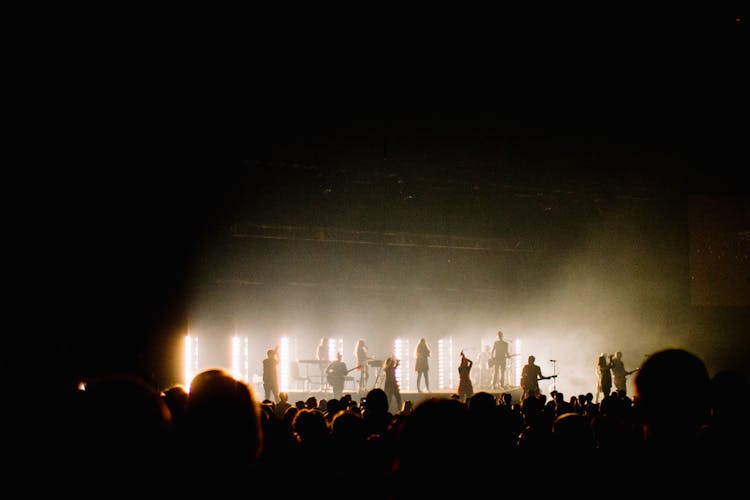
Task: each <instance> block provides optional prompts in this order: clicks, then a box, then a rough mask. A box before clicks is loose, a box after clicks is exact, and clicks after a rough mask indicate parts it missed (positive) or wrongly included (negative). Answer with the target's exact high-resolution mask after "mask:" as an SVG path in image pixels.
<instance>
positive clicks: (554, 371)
mask: <svg viewBox="0 0 750 500" xmlns="http://www.w3.org/2000/svg"><path fill="white" fill-rule="evenodd" d="M550 363H552V390H553V391H556V390H557V377H556V375H557V365H555V363H557V360H556V359H550Z"/></svg>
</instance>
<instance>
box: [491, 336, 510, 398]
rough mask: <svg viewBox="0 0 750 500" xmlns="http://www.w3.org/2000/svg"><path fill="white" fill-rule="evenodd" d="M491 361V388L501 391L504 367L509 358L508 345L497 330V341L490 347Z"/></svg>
mask: <svg viewBox="0 0 750 500" xmlns="http://www.w3.org/2000/svg"><path fill="white" fill-rule="evenodd" d="M490 354H491V358H490V359H491V360H492V366H493V370H494V371H493V372H492V388H493V389H502V388H504V387H505V367H506V366H507V360H508V358H509V357H510V350H509V347H508V343H507V342H506V341H505V340H503V332H502V331H500V330H498V332H497V340H496V341H495V343H494V344H493V345H492V352H491V353H490Z"/></svg>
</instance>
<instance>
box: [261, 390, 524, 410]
mask: <svg viewBox="0 0 750 500" xmlns="http://www.w3.org/2000/svg"><path fill="white" fill-rule="evenodd" d="M287 392H288V394H289V402H290V403H292V404H294V403H296V402H297V401H305V400H307V398H309V397H311V396H315V397H316V398H317V399H318V401H320V400H322V399H331V398H332V397H333V393H332V392H331V391H330V390H323V391H320V390H312V391H287ZM477 392H489V393H490V394H492V395H493V396H494V397H495V399H497V398H499V397H500V395H501V394H503V393H504V392H508V393H510V394H511V397H512V400H513V402H514V403H518V402H520V400H521V395H522V393H523V391H522V390H521V388H520V387H509V388H508V389H506V390H490V389H479V390H475V391H474V394H476V393H477ZM261 394H262V393H261ZM344 394H350V395H351V396H352V399H354V400H355V401H359V400H360V399H361V398H363V397H365V396H366V395H367V394H366V392H364V393H363V392H357V391H352V390H344ZM453 394H455V391H452V392H448V391H445V390H439V391H433V392H409V391H407V392H403V391H402V392H401V399H402V400H403V401H407V400H408V401H411V402H412V404H413V405H415V406H416V405H417V404H419V403H420V402H421V401H423V400H425V399H429V398H450V397H451V396H452V395H453Z"/></svg>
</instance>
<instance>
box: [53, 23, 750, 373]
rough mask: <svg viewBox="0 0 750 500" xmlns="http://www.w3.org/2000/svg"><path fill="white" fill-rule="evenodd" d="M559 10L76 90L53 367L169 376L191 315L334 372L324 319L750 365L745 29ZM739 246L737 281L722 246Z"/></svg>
mask: <svg viewBox="0 0 750 500" xmlns="http://www.w3.org/2000/svg"><path fill="white" fill-rule="evenodd" d="M553 17H554V16H550V17H549V18H546V17H544V16H543V17H541V18H539V17H531V18H530V17H523V18H520V19H514V18H513V17H510V16H509V17H503V18H502V20H501V22H500V25H499V26H491V25H487V23H482V24H483V25H482V26H479V27H478V28H477V29H475V30H469V33H468V35H467V37H462V38H461V39H460V40H456V39H455V38H452V37H448V38H446V37H444V36H437V35H444V33H435V32H433V33H425V34H424V37H426V38H424V37H423V38H422V40H423V42H422V43H415V41H416V40H415V38H418V37H416V36H415V37H407V36H406V33H405V32H406V31H408V30H406V29H403V32H402V31H398V35H399V36H395V37H392V38H389V39H388V41H387V42H384V43H382V44H381V43H373V41H372V40H375V39H377V40H380V39H381V38H372V39H369V40H363V39H367V38H368V35H382V31H380V30H378V29H371V30H370V29H367V30H365V31H364V32H361V33H360V37H361V38H359V39H355V40H354V41H355V42H362V43H355V44H348V45H349V49H350V50H348V51H345V50H344V48H343V47H342V41H341V40H340V39H339V40H322V39H319V40H317V43H307V44H305V45H304V46H300V45H298V44H296V43H293V42H294V39H292V38H289V39H287V42H286V43H281V42H280V43H279V44H278V45H276V46H274V50H273V51H268V52H266V53H265V55H264V56H263V57H255V56H254V52H253V50H252V49H248V50H247V52H244V51H240V52H244V55H243V56H242V57H238V58H228V60H227V61H222V62H221V63H220V62H218V61H215V60H212V59H211V58H201V56H200V55H198V56H196V58H197V59H192V58H188V57H187V56H183V57H180V58H179V60H178V61H176V62H174V61H173V63H174V65H176V66H179V68H174V67H169V68H167V67H162V66H160V65H159V64H156V62H155V61H153V60H151V61H150V62H149V64H147V65H146V67H144V66H143V65H142V64H135V65H133V64H129V63H128V62H127V60H125V59H123V58H117V60H114V59H113V60H110V62H109V64H106V65H105V68H104V70H105V71H108V72H109V74H110V75H111V76H114V75H116V74H120V73H121V70H122V68H123V67H125V68H129V69H131V70H132V74H133V75H140V74H149V75H152V76H153V78H151V79H150V80H149V81H150V82H151V83H150V84H149V85H140V84H138V82H139V81H140V80H139V78H137V77H136V76H133V78H132V80H130V81H129V82H123V81H121V80H119V81H117V83H114V81H115V80H114V79H108V80H106V81H104V82H103V83H101V84H100V85H99V86H97V87H96V88H95V89H91V90H90V91H87V92H82V91H81V89H74V91H73V92H72V94H73V95H76V96H80V97H81V99H80V101H79V104H78V105H77V106H73V105H71V104H59V103H58V106H59V108H60V109H59V111H60V112H59V113H56V115H57V116H58V117H69V116H76V120H75V123H76V127H74V128H75V130H70V129H69V128H68V127H69V125H68V124H66V120H64V119H62V118H58V121H57V122H56V123H57V126H58V129H59V130H61V132H60V134H59V135H58V137H57V139H56V140H55V141H54V142H53V144H54V148H53V150H54V153H53V154H51V156H52V157H53V159H54V160H55V165H59V168H53V169H51V171H50V172H47V171H46V170H45V173H44V176H45V179H46V182H45V187H44V196H45V197H46V199H47V200H48V204H49V207H50V209H49V210H48V211H47V213H46V215H45V220H48V221H50V222H49V224H47V227H48V228H49V232H47V236H48V238H49V239H48V240H47V241H48V242H52V245H51V246H50V248H49V255H50V257H49V259H51V262H52V264H51V265H50V272H51V274H50V275H49V276H52V277H53V279H52V280H51V281H48V282H47V283H48V284H47V285H45V286H44V290H43V295H44V297H45V298H46V300H44V302H51V303H52V304H51V305H50V307H49V308H46V307H45V309H46V310H49V311H52V313H51V316H52V317H54V318H55V322H54V323H55V324H58V325H60V328H61V329H63V330H64V332H65V335H64V336H62V337H60V338H57V339H56V340H54V344H55V346H56V348H55V349H53V351H54V355H53V356H51V358H52V359H53V363H54V366H55V367H56V369H59V371H60V372H62V373H64V374H65V376H66V377H65V378H66V380H72V379H75V377H78V376H82V375H83V376H85V375H89V374H92V373H97V372H106V371H111V370H119V369H123V370H133V371H138V372H141V373H143V374H145V375H146V376H148V377H150V378H153V379H154V380H155V381H157V383H159V384H160V385H166V384H169V383H171V382H174V381H177V380H179V377H180V369H179V366H180V359H179V355H180V351H179V342H180V339H181V336H182V335H184V334H185V333H186V331H188V330H189V329H191V328H195V329H202V330H203V331H207V332H214V333H213V334H214V335H216V339H215V340H214V342H215V343H216V344H217V345H220V344H221V342H223V338H224V336H225V335H227V334H228V333H229V332H232V331H234V330H236V329H238V328H239V329H245V330H252V331H254V332H256V333H255V334H256V335H257V336H258V337H260V338H262V342H263V343H267V344H268V346H267V347H272V346H273V341H274V340H275V338H276V337H277V336H278V335H279V332H283V331H288V330H293V329H294V328H298V327H299V325H305V328H307V330H306V332H308V333H307V337H306V338H305V339H304V341H303V344H302V346H301V350H303V351H308V350H309V352H310V356H309V357H313V356H312V348H313V346H314V343H315V342H316V341H317V339H318V338H319V337H320V336H321V334H322V333H323V332H330V331H340V332H345V333H344V335H346V336H347V338H349V337H351V339H349V340H351V342H350V343H349V345H352V346H353V341H354V340H356V337H358V336H359V335H360V334H362V335H365V336H368V337H370V336H371V337H372V346H373V348H374V349H377V350H379V351H381V352H384V351H387V349H388V347H389V346H388V343H389V340H390V338H391V336H392V334H393V332H397V331H398V332H404V331H405V332H415V333H413V335H415V336H416V337H419V336H422V335H421V333H422V332H430V334H431V335H434V336H435V337H437V336H440V335H442V334H444V333H451V332H452V333H453V334H455V335H456V336H457V337H458V338H464V337H465V338H466V339H467V340H466V341H467V342H478V341H477V337H478V338H480V339H481V338H482V337H483V336H487V335H490V336H491V335H493V334H494V331H495V330H496V329H497V328H500V327H505V326H506V325H507V326H510V329H511V332H510V335H511V336H513V331H514V330H515V331H516V332H524V333H528V335H532V334H533V332H532V330H534V331H537V333H536V335H537V338H536V339H533V337H532V345H533V342H537V343H538V344H539V345H542V344H544V342H545V335H550V334H549V333H545V332H550V331H553V332H556V333H555V334H554V335H556V336H557V340H559V342H560V343H561V344H564V345H569V344H573V345H575V344H576V343H578V342H582V341H583V342H587V343H588V344H589V345H590V348H591V349H592V350H593V351H600V350H610V351H615V350H618V349H621V350H622V349H624V350H626V351H627V352H628V354H631V357H630V359H631V360H632V362H633V363H636V358H639V357H640V356H641V355H642V354H645V353H647V352H650V351H651V350H653V349H655V348H658V347H660V346H662V345H663V344H665V343H679V344H686V345H688V346H689V347H692V348H694V349H695V350H696V351H698V352H700V353H701V354H702V355H703V356H704V357H705V358H706V359H707V361H708V362H709V363H710V365H711V367H712V368H713V369H718V368H719V367H722V366H724V365H727V366H731V367H734V368H744V367H746V366H748V365H747V363H745V361H746V360H744V359H742V357H743V354H742V353H743V352H747V349H744V348H745V347H746V346H747V338H746V331H747V327H748V324H749V323H748V320H749V318H750V317H749V316H748V313H747V306H748V304H747V302H746V301H747V297H746V293H745V291H746V287H747V283H746V282H745V281H746V276H747V260H746V258H747V237H746V236H747V234H746V233H747V231H748V218H747V192H746V189H745V187H744V186H745V183H744V182H742V181H741V179H740V177H739V176H738V175H739V174H738V172H740V171H741V168H739V167H741V166H742V163H743V161H744V157H743V153H742V151H743V149H744V148H745V147H746V144H747V137H748V134H747V126H746V125H742V124H741V121H738V120H737V118H738V117H740V116H742V115H743V114H744V113H743V112H744V111H746V110H745V109H743V107H744V106H746V104H745V103H743V101H741V100H740V99H739V96H740V95H742V90H743V89H744V88H746V85H745V84H746V83H747V82H746V77H744V76H743V75H742V74H741V73H740V71H739V68H740V66H741V65H740V64H738V59H737V58H738V56H739V55H740V54H741V52H742V51H741V49H740V47H741V42H742V41H743V40H746V36H745V35H746V30H745V29H744V26H740V25H738V24H737V23H736V22H735V21H734V19H729V18H727V17H722V16H716V17H711V16H707V17H699V16H697V15H695V16H693V15H686V16H683V17H680V16H677V17H663V18H658V17H651V18H648V19H647V20H644V19H642V16H636V15H635V14H633V15H632V16H631V17H627V16H626V17H623V18H619V19H600V20H598V21H597V22H589V21H588V20H586V21H583V20H582V19H578V20H575V19H566V20H564V22H562V21H560V19H559V18H555V19H556V20H554V21H553ZM519 23H520V25H519ZM634 23H635V24H634ZM695 23H702V24H700V26H701V27H702V29H701V30H698V31H699V32H700V33H703V34H705V37H701V36H699V37H697V38H696V37H695V35H694V33H695V31H696V30H695V29H694V26H695ZM510 25H516V28H529V29H516V30H512V31H511V30H502V29H501V28H502V27H507V26H510ZM402 28H403V27H402ZM635 28H637V29H635ZM353 31H354V32H356V31H357V30H353ZM302 34H303V33H298V35H300V37H301V35H302ZM353 34H354V33H351V32H350V33H348V35H350V36H351V35H353ZM261 35H262V34H257V35H256V36H257V37H258V38H259V39H260V38H262V36H261ZM424 40H427V41H428V42H429V43H428V42H425V41H424ZM331 49H336V50H334V51H332V50H331ZM134 50H136V51H138V49H134ZM139 52H140V53H144V51H139ZM271 52H273V53H272V54H271ZM321 54H326V55H327V57H324V56H322V55H321ZM313 56H315V57H313ZM85 62H86V61H81V65H82V66H83V65H85ZM175 69H182V70H183V71H175ZM196 72H197V73H201V74H202V75H203V77H202V78H200V79H193V78H191V75H193V76H194V75H195V74H196ZM699 74H701V75H707V76H708V78H703V77H701V79H699V78H698V76H697V75H699ZM208 75H213V76H212V77H211V78H209V77H208ZM224 82H226V85H225V84H224ZM728 199H731V200H734V201H731V202H727V201H726V200H728ZM706 200H710V202H708V201H706ZM726 203H732V205H731V207H730V208H728V210H729V212H731V214H732V216H731V219H732V220H731V223H730V221H729V219H728V218H727V217H726V214H727V212H726V211H722V210H723V209H722V207H727V205H726ZM716 214H718V216H719V218H720V219H721V220H722V221H723V222H725V224H714V223H713V222H712V220H713V219H712V218H713V217H714V216H715V215H716ZM715 238H718V241H720V242H722V243H721V245H722V248H724V250H725V251H727V252H730V253H731V254H732V257H731V259H730V260H731V261H732V262H733V264H732V265H730V267H728V268H727V267H722V268H721V269H720V270H716V268H715V267H714V264H716V262H715V261H716V257H715V256H707V254H705V253H699V252H698V248H703V247H705V246H706V245H710V241H713V240H714V239H715ZM726 262H727V261H726V260H722V266H726ZM735 265H736V266H737V267H736V268H735V267H734V266H735ZM718 276H723V277H725V278H726V279H722V280H721V281H722V283H725V284H732V283H733V285H732V288H731V289H730V288H725V287H723V286H722V285H721V284H720V283H717V277H718ZM743 277H744V278H743ZM613 320H614V321H613ZM529 325H530V326H529ZM417 332H418V333H417ZM717 332H718V333H717ZM622 339H628V346H623V345H621V344H620V343H621V342H622ZM737 346H739V347H740V348H737ZM559 349H561V350H562V349H564V348H563V347H560V348H559ZM565 349H567V348H565ZM261 352H262V351H261ZM346 354H347V355H348V354H349V353H346ZM300 357H304V355H302V356H300ZM547 357H552V358H554V357H556V356H555V355H554V351H551V352H550V356H539V358H540V359H543V358H547ZM222 359H223V358H222V356H221V355H216V358H215V360H216V362H217V363H219V362H221V361H222ZM591 359H592V360H593V359H594V358H593V357H592V358H591ZM576 361H578V360H576ZM573 362H574V361H573V360H571V363H573ZM587 363H588V362H587ZM586 370H588V371H590V363H588V364H586V365H585V367H582V368H581V371H586ZM571 376H573V375H572V374H571ZM575 387H576V388H578V387H579V386H578V385H576V386H575Z"/></svg>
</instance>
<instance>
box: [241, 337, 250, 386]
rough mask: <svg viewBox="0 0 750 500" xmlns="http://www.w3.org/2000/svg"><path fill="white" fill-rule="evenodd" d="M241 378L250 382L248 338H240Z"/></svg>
mask: <svg viewBox="0 0 750 500" xmlns="http://www.w3.org/2000/svg"><path fill="white" fill-rule="evenodd" d="M241 371H242V380H244V381H245V382H248V383H249V382H250V339H249V338H247V337H243V339H242V369H241Z"/></svg>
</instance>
